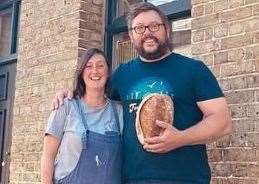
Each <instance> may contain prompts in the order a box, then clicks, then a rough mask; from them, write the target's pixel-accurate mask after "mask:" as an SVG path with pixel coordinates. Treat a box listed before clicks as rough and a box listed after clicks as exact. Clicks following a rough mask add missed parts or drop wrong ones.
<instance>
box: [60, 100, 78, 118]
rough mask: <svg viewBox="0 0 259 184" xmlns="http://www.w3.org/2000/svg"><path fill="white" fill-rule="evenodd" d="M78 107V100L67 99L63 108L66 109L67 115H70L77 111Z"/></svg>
mask: <svg viewBox="0 0 259 184" xmlns="http://www.w3.org/2000/svg"><path fill="white" fill-rule="evenodd" d="M77 105H78V99H75V98H72V99H69V98H65V99H64V104H63V106H64V107H63V108H65V110H66V112H67V114H70V113H71V112H72V113H73V112H75V111H77Z"/></svg>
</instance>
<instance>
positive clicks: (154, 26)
mask: <svg viewBox="0 0 259 184" xmlns="http://www.w3.org/2000/svg"><path fill="white" fill-rule="evenodd" d="M164 25H165V24H162V23H160V24H159V23H153V24H150V25H147V26H144V25H139V26H135V27H132V28H130V30H134V31H135V33H137V34H143V33H144V32H145V31H146V29H147V28H148V30H149V31H150V32H157V31H159V29H160V26H164Z"/></svg>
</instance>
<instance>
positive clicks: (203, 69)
mask: <svg viewBox="0 0 259 184" xmlns="http://www.w3.org/2000/svg"><path fill="white" fill-rule="evenodd" d="M198 65H199V67H198V69H196V70H195V73H194V79H195V87H194V88H195V96H196V101H197V102H199V101H205V100H210V99H213V98H218V97H223V96H224V94H223V92H222V90H221V88H220V86H219V84H218V82H217V79H216V77H215V76H214V75H213V73H212V72H211V71H210V69H209V68H208V67H207V66H206V65H205V64H204V63H202V62H198Z"/></svg>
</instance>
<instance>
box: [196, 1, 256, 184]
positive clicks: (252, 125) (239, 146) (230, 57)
mask: <svg viewBox="0 0 259 184" xmlns="http://www.w3.org/2000/svg"><path fill="white" fill-rule="evenodd" d="M192 4H193V8H192V16H193V20H192V54H193V56H195V57H197V58H200V59H202V60H203V61H204V62H205V63H206V64H207V65H208V66H209V67H210V68H211V69H212V71H213V72H214V74H215V75H216V76H217V78H218V80H219V81H220V85H221V87H222V89H223V90H224V93H225V95H226V98H227V100H228V103H229V105H230V108H231V113H232V118H233V123H234V132H233V133H232V134H231V135H230V136H227V137H224V138H223V139H221V140H219V141H217V142H216V143H213V144H211V145H209V147H208V152H209V159H210V165H211V168H212V174H213V179H212V184H258V183H259V17H258V16H259V1H258V0H192Z"/></svg>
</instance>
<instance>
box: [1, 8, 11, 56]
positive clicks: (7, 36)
mask: <svg viewBox="0 0 259 184" xmlns="http://www.w3.org/2000/svg"><path fill="white" fill-rule="evenodd" d="M11 23H12V9H8V10H4V11H2V12H0V58H1V57H5V56H8V55H10V53H11V33H12V31H11V27H12V24H11Z"/></svg>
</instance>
